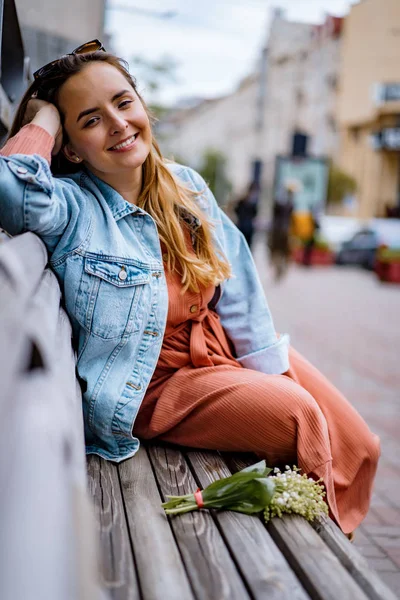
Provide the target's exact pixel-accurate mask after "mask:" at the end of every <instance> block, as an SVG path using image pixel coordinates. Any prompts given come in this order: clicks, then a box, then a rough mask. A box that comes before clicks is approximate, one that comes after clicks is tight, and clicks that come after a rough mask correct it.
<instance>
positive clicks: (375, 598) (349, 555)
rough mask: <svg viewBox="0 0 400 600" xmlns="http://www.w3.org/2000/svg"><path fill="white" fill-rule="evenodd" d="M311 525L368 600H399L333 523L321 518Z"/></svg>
mask: <svg viewBox="0 0 400 600" xmlns="http://www.w3.org/2000/svg"><path fill="white" fill-rule="evenodd" d="M311 525H312V526H313V527H314V529H315V531H317V533H318V534H319V535H320V537H321V538H322V539H323V540H324V542H325V543H326V545H327V546H329V548H330V549H331V550H332V551H333V552H334V554H335V555H336V556H337V557H338V559H339V560H340V562H341V563H342V564H343V565H344V566H345V567H346V569H347V570H348V571H349V573H350V575H351V576H352V577H353V578H354V579H355V580H356V581H357V583H358V584H359V586H360V587H361V588H362V589H363V590H364V592H365V593H366V595H367V596H368V598H371V600H396V599H397V596H396V595H395V594H394V593H393V592H392V591H391V590H390V589H389V588H388V587H387V585H386V584H385V583H383V581H382V580H381V579H380V578H379V577H378V575H377V573H376V572H375V571H374V570H372V569H371V567H370V566H369V565H368V563H367V561H366V559H365V558H364V557H363V556H362V555H361V554H360V552H358V550H356V548H355V547H354V546H353V545H352V544H349V542H348V540H347V538H346V537H345V536H344V535H343V533H342V532H341V531H340V529H339V528H338V527H337V526H336V525H335V523H333V521H331V520H330V519H327V518H321V519H318V520H317V521H314V522H313V523H311Z"/></svg>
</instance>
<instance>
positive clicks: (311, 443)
mask: <svg viewBox="0 0 400 600" xmlns="http://www.w3.org/2000/svg"><path fill="white" fill-rule="evenodd" d="M166 275H167V280H168V291H169V311H168V318H167V327H166V331H165V336H164V341H163V346H162V350H161V354H160V358H159V361H158V364H157V367H156V370H155V373H154V375H153V378H152V380H151V382H150V385H149V387H148V390H147V393H146V396H145V398H144V401H143V403H142V406H141V407H140V410H139V414H138V416H137V418H136V421H135V424H134V428H133V433H134V435H136V436H138V437H139V438H142V439H154V438H156V439H159V440H164V441H167V442H172V443H174V444H179V445H182V446H190V447H196V448H207V449H216V450H226V451H245V452H255V453H257V454H258V455H259V456H260V457H262V458H265V459H266V461H267V464H268V465H269V466H276V465H282V464H289V465H292V464H297V465H298V466H299V467H300V468H301V469H302V470H303V472H305V473H307V474H310V475H312V476H314V477H316V478H319V477H322V478H323V481H324V483H325V487H326V491H327V501H328V504H329V508H330V511H331V515H332V516H333V517H334V519H335V520H336V522H337V523H338V524H339V525H340V527H341V528H342V530H343V531H344V532H345V533H349V532H351V531H353V530H354V529H355V528H356V527H357V526H358V525H359V523H360V522H361V521H362V519H363V518H364V517H365V515H366V513H367V511H368V507H369V503H370V498H371V491H372V485H373V480H374V476H375V472H376V467H377V462H378V458H379V453H380V450H379V439H378V438H377V436H375V435H374V434H373V433H371V431H370V430H369V428H368V426H367V425H366V423H365V422H364V420H363V419H362V418H361V416H360V415H359V414H358V413H357V411H356V410H355V409H354V408H353V407H352V406H351V405H350V404H349V402H348V401H347V400H346V399H345V398H344V397H343V396H342V394H341V393H340V392H339V391H338V390H337V389H336V388H335V387H334V386H333V385H332V384H331V383H330V382H329V381H328V380H327V379H326V378H325V377H324V376H323V375H322V374H321V373H320V372H319V371H318V370H317V369H316V368H315V367H313V366H312V365H311V364H310V363H309V362H307V361H306V360H305V359H304V358H303V357H302V356H301V355H300V354H299V353H298V352H296V351H295V350H293V349H292V348H291V349H290V355H289V356H290V370H289V371H288V372H287V373H285V374H284V375H266V374H264V373H261V372H258V371H253V370H250V369H245V368H243V367H242V366H241V365H240V364H239V363H238V362H237V360H235V358H234V356H233V354H232V347H231V344H230V342H229V340H228V339H227V337H226V335H225V332H224V330H223V328H222V325H221V323H220V321H219V317H218V315H217V314H216V313H215V312H214V311H213V310H210V309H209V308H208V303H209V302H210V300H211V298H212V297H213V294H214V291H215V288H214V287H210V288H208V289H202V290H201V291H200V292H199V293H195V292H191V291H188V292H186V293H185V294H183V295H182V293H181V290H182V286H181V282H180V277H179V275H178V274H176V273H168V272H167V270H166Z"/></svg>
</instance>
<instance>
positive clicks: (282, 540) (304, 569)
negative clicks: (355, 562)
mask: <svg viewBox="0 0 400 600" xmlns="http://www.w3.org/2000/svg"><path fill="white" fill-rule="evenodd" d="M268 531H269V532H270V534H271V536H272V537H273V539H274V540H275V542H276V544H277V546H278V547H279V548H280V550H281V552H282V553H283V554H284V555H285V557H286V559H287V560H288V562H289V564H290V565H291V567H292V569H293V570H294V571H295V573H296V574H297V577H298V578H299V579H300V581H301V582H302V584H303V585H304V587H305V588H306V590H307V591H308V593H309V594H310V596H311V598H313V599H314V598H315V599H316V600H337V598H340V599H341V600H365V599H366V598H368V596H367V595H366V594H365V593H364V592H363V590H362V589H361V588H360V587H359V586H358V584H357V582H356V581H354V579H353V578H352V576H351V575H350V573H349V572H348V571H347V570H346V569H345V568H344V566H343V565H342V564H341V562H340V561H339V559H338V558H337V557H336V556H335V555H334V553H333V552H332V550H330V548H328V546H327V545H326V544H325V543H324V541H323V540H322V539H321V538H320V537H319V535H318V534H317V533H316V531H314V529H313V528H312V527H311V525H310V524H309V523H308V522H307V521H305V520H304V519H303V518H302V517H299V516H298V515H286V516H284V517H282V518H281V519H278V518H275V519H272V520H271V522H270V523H269V525H268Z"/></svg>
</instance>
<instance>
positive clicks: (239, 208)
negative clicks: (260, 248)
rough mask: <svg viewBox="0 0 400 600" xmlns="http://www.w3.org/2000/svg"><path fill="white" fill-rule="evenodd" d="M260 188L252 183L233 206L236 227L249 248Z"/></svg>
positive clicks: (254, 182) (251, 241)
mask: <svg viewBox="0 0 400 600" xmlns="http://www.w3.org/2000/svg"><path fill="white" fill-rule="evenodd" d="M259 192H260V188H259V185H258V183H257V182H256V181H253V182H252V183H251V184H250V185H249V188H248V190H247V192H246V194H245V195H244V196H243V197H242V198H241V199H240V200H239V201H238V203H237V204H236V206H235V213H236V216H237V227H238V229H239V231H241V232H242V233H243V235H244V237H245V239H246V242H247V244H248V246H249V248H251V245H252V243H253V235H254V221H255V218H256V216H257V211H258V196H259Z"/></svg>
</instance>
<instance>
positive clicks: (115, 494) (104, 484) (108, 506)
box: [88, 455, 140, 600]
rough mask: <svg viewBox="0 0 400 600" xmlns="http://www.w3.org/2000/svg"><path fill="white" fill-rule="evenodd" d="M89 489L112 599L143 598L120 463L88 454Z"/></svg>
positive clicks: (103, 575)
mask: <svg viewBox="0 0 400 600" xmlns="http://www.w3.org/2000/svg"><path fill="white" fill-rule="evenodd" d="M88 476H89V491H90V493H91V496H92V498H93V500H94V507H95V516H96V522H97V526H98V532H99V537H100V572H101V579H102V583H103V585H104V586H105V587H106V588H107V589H108V591H109V594H110V596H111V598H113V600H137V599H139V598H140V594H139V586H138V583H137V578H136V573H135V565H134V560H133V555H132V549H131V545H130V541H129V535H128V528H127V524H126V519H125V512H124V507H123V502H122V496H121V489H120V483H119V479H118V471H117V466H116V465H115V464H113V463H110V462H108V461H106V460H103V459H102V458H100V457H99V456H97V455H90V456H89V457H88Z"/></svg>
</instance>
